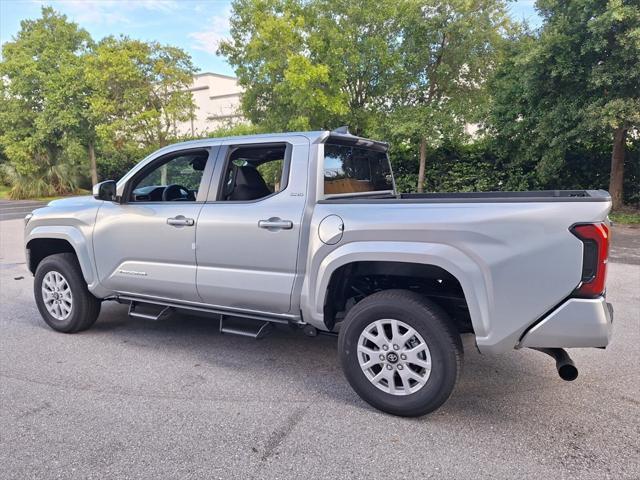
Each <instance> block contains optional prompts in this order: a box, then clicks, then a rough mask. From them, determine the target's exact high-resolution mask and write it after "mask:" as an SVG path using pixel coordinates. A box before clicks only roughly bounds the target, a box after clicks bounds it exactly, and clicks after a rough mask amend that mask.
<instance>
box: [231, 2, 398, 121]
mask: <svg viewBox="0 0 640 480" xmlns="http://www.w3.org/2000/svg"><path fill="white" fill-rule="evenodd" d="M396 18H397V2H395V1H391V0H383V1H373V0H351V1H348V0H316V1H313V2H306V1H303V0H235V1H234V2H233V15H232V17H231V38H230V39H229V40H228V41H225V42H222V43H221V45H220V48H219V51H220V53H221V54H223V55H225V56H226V57H227V59H228V61H229V63H230V64H231V65H232V66H233V67H234V68H235V70H236V74H237V76H238V78H239V82H240V84H241V85H242V86H243V87H244V89H245V93H244V95H243V100H242V106H243V110H244V114H245V116H246V117H247V118H248V119H249V120H251V121H252V122H253V123H256V124H261V125H265V126H266V127H267V128H269V129H271V130H297V129H318V128H333V127H336V126H338V125H340V124H344V123H349V125H350V126H351V127H352V130H353V131H354V132H356V133H366V132H367V131H370V130H371V128H372V125H373V123H374V122H375V121H376V118H375V117H376V115H375V114H376V112H377V111H378V110H379V107H380V106H381V105H382V104H383V102H384V99H385V98H386V96H387V92H388V85H387V83H386V82H387V81H388V80H389V79H390V78H391V76H390V73H391V72H393V71H394V69H395V65H396V62H397V59H398V55H397V46H398V44H399V36H398V33H399V32H398V29H397V27H396V25H395V19H396Z"/></svg>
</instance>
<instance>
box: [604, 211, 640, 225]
mask: <svg viewBox="0 0 640 480" xmlns="http://www.w3.org/2000/svg"><path fill="white" fill-rule="evenodd" d="M609 218H610V219H611V221H612V222H613V223H614V224H616V223H617V224H620V225H636V224H640V210H636V209H631V208H630V209H626V208H625V209H623V210H617V211H615V212H611V213H610V214H609Z"/></svg>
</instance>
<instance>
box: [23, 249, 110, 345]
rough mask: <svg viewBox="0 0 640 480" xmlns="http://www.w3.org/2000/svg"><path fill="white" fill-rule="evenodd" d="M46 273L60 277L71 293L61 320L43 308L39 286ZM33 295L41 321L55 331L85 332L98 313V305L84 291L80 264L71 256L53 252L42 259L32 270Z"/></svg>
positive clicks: (92, 297)
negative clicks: (66, 311) (68, 309)
mask: <svg viewBox="0 0 640 480" xmlns="http://www.w3.org/2000/svg"><path fill="white" fill-rule="evenodd" d="M49 272H57V273H59V274H61V275H62V276H63V277H64V280H66V282H67V284H68V286H69V288H70V290H71V295H72V302H71V311H70V312H69V313H68V316H67V317H66V318H64V319H57V318H55V317H54V316H53V315H52V314H51V313H50V312H49V311H48V310H47V307H46V305H45V300H44V298H43V292H42V286H43V281H44V278H45V276H46V275H47V274H48V273H49ZM33 293H34V296H35V299H36V305H37V306H38V310H39V311H40V315H42V318H43V320H44V321H45V322H46V323H47V325H49V326H50V327H51V328H53V329H54V330H56V331H58V332H63V333H76V332H80V331H82V330H86V329H88V328H90V327H91V326H92V325H93V324H94V323H95V321H96V320H97V319H98V315H99V314H100V305H101V302H100V300H99V299H97V298H96V297H94V296H93V295H92V294H91V292H89V290H88V289H87V284H86V283H85V280H84V277H83V276H82V271H81V269H80V264H79V263H78V259H77V258H76V256H75V255H74V254H73V253H57V254H55V255H50V256H48V257H46V258H45V259H44V260H42V261H41V262H40V264H39V265H38V268H37V269H36V274H35V278H34V282H33ZM54 313H55V312H54Z"/></svg>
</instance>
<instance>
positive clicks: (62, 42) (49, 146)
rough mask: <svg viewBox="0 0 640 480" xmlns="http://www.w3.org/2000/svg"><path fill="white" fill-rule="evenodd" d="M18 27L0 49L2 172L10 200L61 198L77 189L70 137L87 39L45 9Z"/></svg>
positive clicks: (81, 94) (79, 103)
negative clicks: (48, 195)
mask: <svg viewBox="0 0 640 480" xmlns="http://www.w3.org/2000/svg"><path fill="white" fill-rule="evenodd" d="M21 27H22V28H21V30H20V32H18V34H17V35H16V37H15V40H13V41H11V42H7V43H5V44H4V45H3V46H2V56H3V60H2V62H1V63H0V77H2V78H3V81H2V85H1V86H0V89H1V90H0V97H1V99H2V101H1V102H0V145H1V147H2V150H3V152H4V154H5V155H6V157H7V158H8V159H9V163H8V164H6V165H5V167H4V170H5V172H6V175H7V177H8V179H9V181H10V182H11V184H12V185H13V186H14V188H13V189H12V192H11V195H12V197H14V198H20V197H24V196H30V195H42V194H59V193H65V192H67V191H69V190H73V189H75V187H76V186H77V175H76V171H77V169H75V166H74V163H73V162H74V161H75V160H76V156H77V148H75V147H77V142H75V141H74V140H73V138H71V137H70V132H73V131H74V130H76V129H78V127H79V123H80V118H81V115H80V111H81V109H82V106H83V100H84V90H83V82H82V59H83V56H84V55H85V54H86V52H87V51H88V50H89V49H90V48H91V47H92V42H91V38H90V36H89V34H88V33H87V32H86V31H85V30H83V29H80V28H78V26H77V25H76V24H75V23H72V22H69V21H67V19H66V17H65V16H64V15H59V14H57V13H56V12H55V11H54V10H53V9H52V8H50V7H44V8H43V9H42V18H39V19H37V20H24V21H23V22H22V23H21ZM68 148H71V150H67V149H68Z"/></svg>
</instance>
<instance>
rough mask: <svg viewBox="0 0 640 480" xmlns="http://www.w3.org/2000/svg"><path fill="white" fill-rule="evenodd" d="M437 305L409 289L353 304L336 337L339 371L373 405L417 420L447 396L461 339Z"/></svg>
mask: <svg viewBox="0 0 640 480" xmlns="http://www.w3.org/2000/svg"><path fill="white" fill-rule="evenodd" d="M448 320H449V319H448V316H447V314H446V313H445V312H444V311H443V310H442V309H441V308H440V307H438V305H436V304H434V303H433V302H431V301H429V300H428V299H426V298H424V297H422V296H421V295H419V294H417V293H414V292H410V291H407V290H385V291H382V292H378V293H375V294H373V295H370V296H369V297H367V298H365V299H364V300H362V301H360V302H359V303H358V304H356V305H355V306H354V307H353V308H352V309H351V310H349V313H348V314H347V316H346V318H345V320H344V322H343V324H342V326H341V328H340V334H339V337H338V349H339V354H340V360H341V363H342V369H343V370H344V373H345V375H346V377H347V380H348V381H349V383H350V384H351V386H352V387H353V389H354V390H355V391H356V392H357V393H358V395H360V397H362V399H363V400H365V401H366V402H368V403H369V404H371V405H372V406H374V407H376V408H378V409H380V410H382V411H384V412H387V413H391V414H393V415H400V416H406V417H416V416H420V415H424V414H427V413H429V412H432V411H434V410H436V409H437V408H438V407H440V406H441V405H442V404H443V403H444V402H445V401H446V400H447V399H448V398H449V396H450V395H451V392H452V391H453V388H454V387H455V384H456V382H457V380H458V374H459V371H460V368H461V364H462V343H461V341H460V336H459V334H458V333H457V331H456V330H455V328H454V327H453V326H452V324H451V323H450V322H449V321H448Z"/></svg>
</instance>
